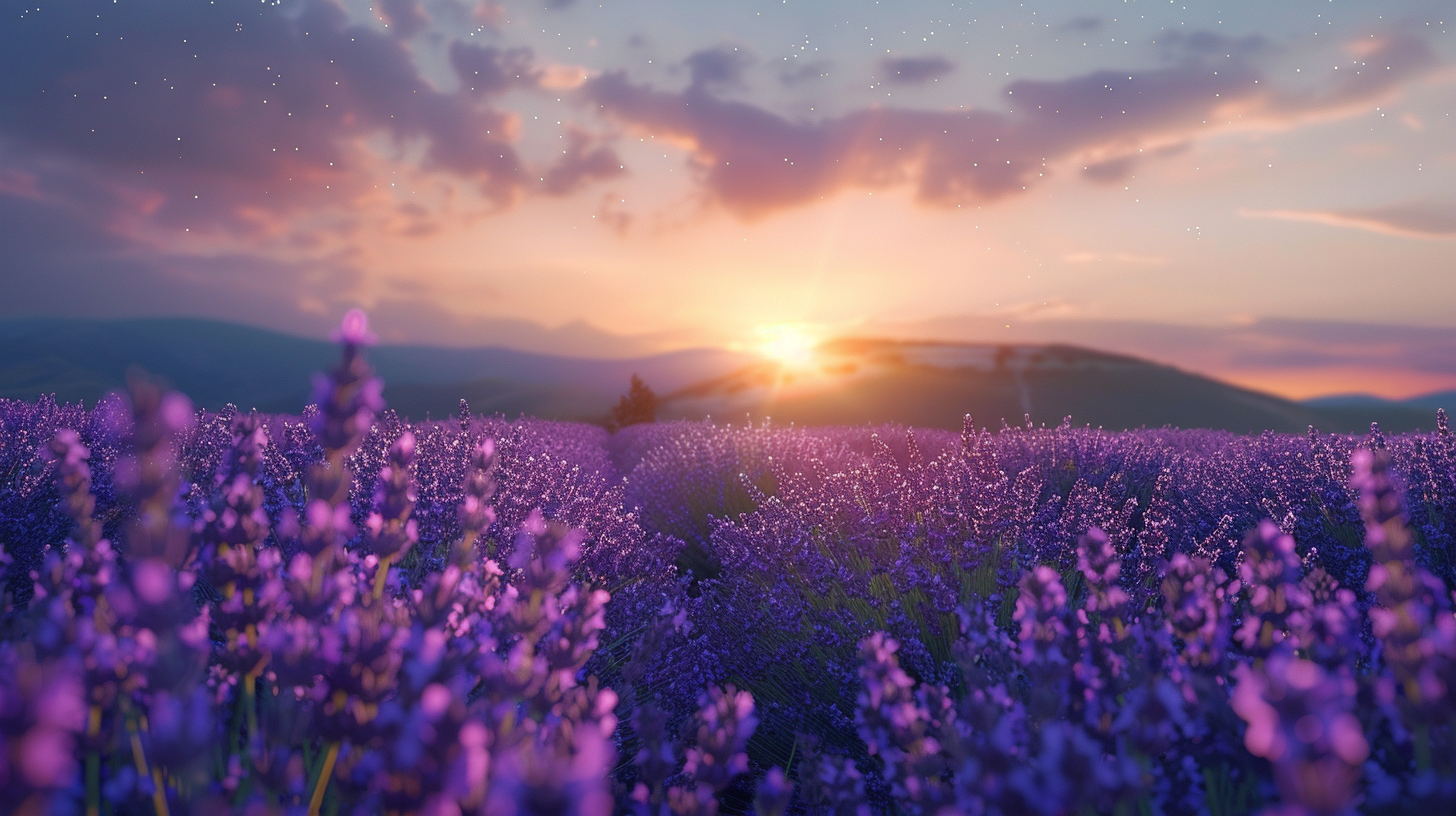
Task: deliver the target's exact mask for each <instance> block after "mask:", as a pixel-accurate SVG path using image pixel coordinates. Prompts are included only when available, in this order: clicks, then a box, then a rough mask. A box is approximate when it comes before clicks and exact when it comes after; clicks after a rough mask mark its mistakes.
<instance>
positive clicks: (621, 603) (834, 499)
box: [0, 315, 1456, 816]
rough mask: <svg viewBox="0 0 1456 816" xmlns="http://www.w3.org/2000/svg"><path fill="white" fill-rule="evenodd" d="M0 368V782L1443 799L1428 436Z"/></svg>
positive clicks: (679, 807) (1119, 810) (717, 807)
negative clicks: (401, 407) (240, 390)
mask: <svg viewBox="0 0 1456 816" xmlns="http://www.w3.org/2000/svg"><path fill="white" fill-rule="evenodd" d="M339 339H340V341H341V346H342V358H341V360H340V362H339V363H338V365H337V367H336V368H334V369H333V370H332V371H330V372H327V373H326V374H322V375H320V376H319V377H318V379H317V380H316V382H315V402H316V405H315V406H313V407H310V408H309V409H307V410H305V411H304V413H303V415H302V416H277V415H256V414H248V413H244V412H239V411H235V410H224V411H222V412H220V413H210V412H197V411H194V410H193V408H192V406H191V404H190V403H189V402H188V400H187V399H186V397H184V396H182V395H180V394H176V393H168V392H165V391H164V390H163V389H160V388H158V387H157V386H155V385H153V384H151V383H149V382H148V381H146V380H145V379H142V378H138V379H136V380H135V381H134V384H133V385H132V387H131V388H130V390H129V393H125V394H116V395H113V396H111V397H108V398H107V399H106V400H103V401H102V402H101V403H100V404H98V405H95V406H91V407H84V406H79V405H58V404H56V403H55V402H54V401H46V400H41V401H39V402H36V403H31V402H22V401H12V400H0V422H3V433H0V545H3V548H4V555H3V569H4V583H3V589H4V591H5V593H6V594H5V596H4V605H3V607H0V612H3V618H0V620H3V624H0V626H3V635H0V804H3V810H5V811H6V812H14V813H25V814H39V813H85V814H123V813H127V814H130V813H146V814H152V813H155V814H163V813H223V812H246V813H250V814H271V813H300V814H301V813H307V814H316V813H391V814H396V813H397V814H404V813H430V814H458V813H468V814H491V815H492V816H503V815H504V814H542V816H545V815H546V814H581V815H582V816H592V815H594V814H603V815H604V814H608V813H614V812H615V813H639V814H684V815H686V814H713V813H749V812H753V813H758V814H765V815H768V814H783V813H790V812H792V813H815V814H818V813H826V814H828V813H832V814H959V813H966V814H1047V815H1048V816H1050V815H1051V814H1092V813H1098V814H1101V813H1107V814H1185V813H1186V814H1212V816H1226V815H1227V814H1244V813H1271V814H1276V813H1277V814H1287V815H1289V816H1293V815H1294V814H1320V815H1321V816H1333V815H1334V814H1347V813H1355V812H1360V813H1369V814H1380V813H1391V814H1395V813H1410V812H1429V813H1445V812H1450V811H1451V810H1452V808H1453V807H1456V721H1453V714H1456V708H1453V706H1456V696H1453V695H1456V689H1453V684H1456V615H1453V597H1452V593H1451V591H1450V589H1449V587H1450V586H1451V585H1452V584H1453V582H1456V560H1453V559H1456V537H1453V534H1456V529H1453V527H1456V436H1453V434H1452V432H1451V430H1450V428H1449V426H1448V424H1447V422H1446V418H1445V416H1444V415H1441V416H1440V417H1439V420H1438V430H1437V432H1435V433H1432V434H1419V435H1401V436H1390V437H1386V436H1383V435H1382V434H1381V433H1380V432H1379V430H1378V429H1374V428H1372V430H1371V432H1370V433H1369V434H1368V435H1361V436H1330V435H1321V434H1319V433H1316V432H1313V431H1311V433H1310V434H1308V435H1280V434H1273V433H1266V434H1263V435H1260V436H1236V435H1232V434H1227V433H1221V432H1210V431H1180V430H1172V429H1162V430H1143V431H1136V432H1119V433H1110V432H1104V431H1101V430H1097V429H1092V428H1087V427H1080V428H1079V427H1076V426H1074V425H1072V424H1071V422H1070V421H1069V422H1067V423H1064V424H1063V425H1062V426H1060V427H1005V426H1004V425H1003V426H1002V427H1000V428H999V430H995V429H993V430H986V429H982V428H980V427H979V426H978V425H977V424H976V423H974V422H973V421H972V420H971V418H970V417H967V420H966V426H965V430H964V432H963V433H961V434H959V435H957V434H954V433H949V432H944V431H921V430H913V431H912V430H911V429H907V428H902V427H881V428H868V427H833V428H795V427H784V426H778V425H753V426H743V425H736V424H722V423H714V422H675V423H645V424H637V425H631V426H628V427H626V428H623V429H621V430H618V431H617V432H615V433H608V432H607V431H606V430H604V429H602V428H599V427H596V426H591V425H579V424H567V423H553V422H545V421H538V420H531V419H520V420H516V421H508V420H505V419H502V418H496V417H480V416H472V415H471V414H470V412H469V409H468V407H467V406H465V405H464V404H462V406H461V409H460V412H459V414H458V415H457V416H455V417H453V418H450V419H448V420H443V421H434V422H423V423H408V422H405V421H403V420H402V419H400V418H399V417H398V416H396V415H395V414H394V413H392V412H391V411H389V410H388V409H387V408H386V403H385V400H384V392H382V390H381V389H382V385H383V384H382V383H381V382H380V381H379V380H377V379H376V378H374V376H373V374H372V371H371V369H370V368H369V366H368V363H367V361H366V359H365V356H364V355H365V351H366V349H365V348H364V346H365V345H366V343H367V341H368V339H369V337H368V331H367V327H366V326H365V324H364V322H363V319H362V316H360V315H353V316H351V318H349V319H347V320H346V321H345V325H344V327H343V328H342V329H341V331H340V333H339Z"/></svg>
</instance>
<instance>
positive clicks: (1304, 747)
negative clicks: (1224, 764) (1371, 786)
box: [1233, 648, 1369, 816]
mask: <svg viewBox="0 0 1456 816" xmlns="http://www.w3.org/2000/svg"><path fill="white" fill-rule="evenodd" d="M1234 674H1235V676H1236V677H1237V678H1238V685H1237V687H1236V688H1235V690H1234V694H1233V707H1234V710H1235V711H1236V712H1238V715H1239V716H1240V717H1241V718H1243V720H1244V721H1245V722H1246V723H1248V730H1247V731H1246V732H1245V734H1244V744H1245V745H1246V746H1247V747H1248V749H1249V752H1250V753H1252V754H1254V755H1255V756H1258V757H1263V758H1264V759H1267V760H1269V762H1270V763H1272V764H1273V766H1274V780H1275V782H1276V783H1277V784H1278V786H1279V794H1280V796H1281V798H1282V799H1283V803H1284V805H1285V806H1286V808H1289V807H1292V808H1294V810H1293V811H1292V812H1294V813H1304V814H1311V816H1343V815H1344V814H1352V813H1353V812H1354V806H1355V804H1356V802H1357V800H1356V798H1355V789H1356V784H1357V782H1358V780H1359V778H1360V767H1361V765H1362V764H1363V763H1364V762H1365V759H1366V757H1368V756H1369V745H1368V743H1367V742H1366V740H1365V734H1364V729H1363V728H1362V727H1361V725H1360V721H1359V720H1358V719H1357V718H1356V717H1355V716H1354V714H1352V713H1351V708H1352V706H1353V704H1354V698H1355V682H1354V679H1353V678H1352V677H1351V676H1350V674H1349V672H1348V671H1347V670H1346V671H1338V672H1335V673H1330V672H1326V671H1325V670H1324V669H1322V668H1320V666H1319V665H1318V664H1316V663H1314V662H1312V661H1309V660H1303V659H1300V658H1296V657H1292V656H1291V655H1290V654H1289V651H1288V650H1287V649H1283V648H1281V649H1278V650H1276V651H1275V652H1273V653H1272V654H1270V655H1269V657H1268V658H1267V659H1266V660H1265V661H1264V663H1263V665H1262V666H1260V667H1258V668H1255V667H1252V666H1247V665H1241V666H1238V667H1237V668H1235V670H1234ZM1284 812H1290V811H1289V810H1285V811H1284Z"/></svg>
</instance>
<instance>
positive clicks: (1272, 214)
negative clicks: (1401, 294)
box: [1239, 199, 1456, 240]
mask: <svg viewBox="0 0 1456 816" xmlns="http://www.w3.org/2000/svg"><path fill="white" fill-rule="evenodd" d="M1239 215H1243V216H1247V217H1249V218H1277V219H1282V220H1286V221H1308V222H1311V223H1315V224H1327V225H1329V226H1332V227H1349V228H1353V229H1360V230H1366V231H1367V232H1377V233H1380V234H1381V235H1392V236H1395V237H1398V238H1421V239H1426V240H1450V239H1453V238H1456V200H1451V199H1425V200H1422V201H1410V202H1405V203H1402V204H1392V205H1389V206H1385V207H1370V208H1363V209H1343V210H1253V209H1241V210H1239Z"/></svg>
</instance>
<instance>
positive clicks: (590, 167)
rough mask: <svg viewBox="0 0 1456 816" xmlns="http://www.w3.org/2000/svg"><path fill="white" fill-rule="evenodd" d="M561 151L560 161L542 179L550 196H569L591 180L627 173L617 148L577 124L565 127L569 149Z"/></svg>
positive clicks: (567, 147)
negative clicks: (604, 142)
mask: <svg viewBox="0 0 1456 816" xmlns="http://www.w3.org/2000/svg"><path fill="white" fill-rule="evenodd" d="M561 152H562V153H563V154H564V155H563V156H562V158H561V160H560V161H559V162H557V163H556V164H555V165H552V166H551V167H550V168H548V169H547V170H546V175H545V176H544V177H543V178H542V181H543V183H544V184H545V189H546V192H548V193H550V194H551V195H567V194H568V193H572V192H575V191H576V190H577V189H579V188H580V187H582V186H583V185H584V184H586V183H588V182H591V181H596V180H598V179H608V178H613V177H615V176H620V175H623V174H625V173H626V172H627V171H626V169H625V168H623V166H622V160H621V159H620V158H619V157H618V156H617V154H616V151H614V150H612V149H611V148H610V147H608V146H606V145H603V144H602V143H601V142H599V141H598V140H597V139H596V138H594V137H593V136H592V134H591V133H589V132H587V131H586V130H583V129H582V128H580V127H576V126H574V125H573V126H569V127H568V128H567V130H566V149H565V150H563V151H561Z"/></svg>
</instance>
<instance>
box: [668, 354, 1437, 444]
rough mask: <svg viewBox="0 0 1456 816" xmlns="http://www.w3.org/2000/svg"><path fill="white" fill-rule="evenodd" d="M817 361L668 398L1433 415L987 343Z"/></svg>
mask: <svg viewBox="0 0 1456 816" xmlns="http://www.w3.org/2000/svg"><path fill="white" fill-rule="evenodd" d="M819 353H820V356H821V358H822V363H821V364H820V365H817V366H815V367H813V368H812V369H810V370H807V371H797V372H796V371H790V370H785V369H782V368H780V367H779V366H777V365H774V364H770V363H758V364H756V365H753V366H749V367H745V368H743V369H741V370H739V371H735V372H733V373H731V374H728V375H726V376H723V377H719V378H716V379H713V380H709V381H705V382H702V383H698V384H696V385H693V386H691V387H689V388H686V389H683V390H680V391H678V392H675V393H673V394H670V395H669V396H668V398H667V400H666V405H665V412H667V413H671V414H678V415H682V416H695V415H702V414H704V413H707V414H711V415H713V416H715V417H728V418H731V417H738V416H743V415H744V414H749V415H752V416H755V417H764V416H769V417H772V418H773V419H774V420H775V421H779V422H794V423H800V424H806V425H819V424H841V423H851V424H852V423H863V422H903V423H906V424H911V425H919V426H928V427H938V428H948V429H957V428H959V427H960V425H961V420H962V417H963V416H964V415H965V414H967V413H969V414H971V415H972V416H973V417H975V418H976V420H977V421H978V422H979V423H980V424H984V425H988V426H990V427H996V426H997V425H999V424H1000V422H1001V421H1002V420H1003V419H1004V420H1005V421H1006V422H1007V423H1009V424H1011V425H1018V424H1020V423H1021V422H1022V421H1023V417H1024V416H1026V415H1030V417H1031V419H1032V421H1033V422H1035V423H1037V424H1042V423H1046V424H1057V423H1060V422H1061V421H1062V418H1063V417H1066V416H1070V417H1071V418H1072V421H1073V422H1074V423H1075V424H1077V425H1083V424H1090V425H1093V426H1100V427H1105V428H1109V429H1123V428H1137V427H1143V426H1146V427H1160V426H1163V425H1173V426H1177V427H1182V428H1220V429H1224V430H1229V431H1234V432H1237V433H1256V432H1259V431H1264V430H1274V431H1283V432H1288V433H1299V432H1303V431H1304V430H1305V429H1306V428H1308V427H1309V426H1310V425H1314V426H1315V427H1317V428H1320V429H1321V430H1326V431H1344V432H1359V431H1366V430H1369V427H1370V422H1371V421H1372V420H1373V419H1379V420H1380V421H1381V423H1382V427H1383V428H1385V429H1386V430H1390V431H1392V432H1398V431H1403V430H1410V429H1414V428H1418V427H1421V428H1430V427H1432V426H1433V425H1434V413H1435V409H1434V408H1431V409H1430V410H1425V409H1419V410H1417V409H1407V411H1406V412H1404V413H1399V412H1397V413H1391V412H1388V411H1387V412H1383V413H1382V412H1372V411H1371V410H1368V409H1367V408H1365V407H1362V406H1353V407H1349V406H1342V407H1339V408H1335V409H1329V410H1327V409H1325V408H1323V407H1320V406H1315V405H1308V404H1301V403H1298V402H1293V401H1290V400H1286V399H1282V398H1280V397H1276V396H1273V395H1271V394H1266V393H1262V392H1259V391H1253V390H1249V389H1246V388H1239V387H1237V386H1233V385H1229V384H1227V383H1223V382H1219V381H1217V380H1214V379H1210V378H1208V377H1204V376H1200V375H1197V374H1191V373H1189V372H1186V371H1181V370H1179V369H1176V368H1173V367H1171V366H1165V365H1159V364H1156V363H1151V362H1148V361H1146V360H1140V359H1137V358H1135V357H1128V356H1123V355H1116V354H1107V353H1104V352H1099V351H1092V350H1089V349H1084V348H1078V347H1075V346H1066V345H989V344H971V343H916V342H899V341H890V340H839V341H833V342H830V343H826V344H824V345H823V346H821V347H820V349H819Z"/></svg>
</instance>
